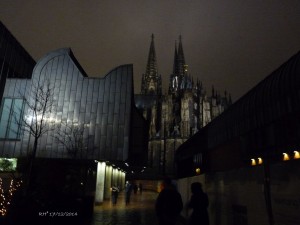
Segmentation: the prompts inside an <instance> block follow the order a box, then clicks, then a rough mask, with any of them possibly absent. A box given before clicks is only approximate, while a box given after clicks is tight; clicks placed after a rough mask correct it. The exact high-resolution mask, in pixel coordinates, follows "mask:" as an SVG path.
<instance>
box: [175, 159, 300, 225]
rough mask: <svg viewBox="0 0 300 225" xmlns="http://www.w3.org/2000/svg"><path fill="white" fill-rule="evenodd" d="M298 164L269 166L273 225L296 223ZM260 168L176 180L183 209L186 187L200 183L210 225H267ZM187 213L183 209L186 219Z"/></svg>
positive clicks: (299, 204) (299, 183) (188, 194)
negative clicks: (207, 203)
mask: <svg viewBox="0 0 300 225" xmlns="http://www.w3.org/2000/svg"><path fill="white" fill-rule="evenodd" d="M299 174H300V160H291V161H287V162H280V163H277V164H272V165H270V195H271V206H272V213H273V216H274V224H280V225H283V224H284V225H294V224H299V223H300V216H299V213H298V212H299V208H300V198H299V191H298V188H299V186H300V179H299ZM264 179H265V175H264V167H263V166H255V167H248V168H242V169H237V170H231V171H226V172H216V173H209V174H203V175H199V176H194V177H188V178H183V179H179V180H178V190H179V192H180V193H181V195H182V198H183V202H184V205H185V204H186V203H187V202H188V201H189V199H190V197H191V192H190V185H191V183H193V182H201V183H202V185H203V190H204V191H205V192H206V193H207V194H208V197H209V202H210V204H209V208H208V211H209V217H210V222H211V223H210V224H211V225H248V224H269V222H268V213H267V207H266V200H265V192H264V190H265V188H266V187H265V185H264ZM190 213H191V211H190V210H186V209H184V210H183V211H182V215H183V216H185V217H186V218H188V216H189V215H190Z"/></svg>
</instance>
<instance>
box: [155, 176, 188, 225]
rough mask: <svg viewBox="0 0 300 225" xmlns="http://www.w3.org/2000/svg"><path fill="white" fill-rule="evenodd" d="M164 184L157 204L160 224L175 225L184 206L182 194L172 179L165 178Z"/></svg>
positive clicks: (156, 209) (156, 208)
mask: <svg viewBox="0 0 300 225" xmlns="http://www.w3.org/2000/svg"><path fill="white" fill-rule="evenodd" d="M162 185H163V186H162V191H161V192H160V193H159V195H158V197H157V199H156V204H155V211H156V215H157V217H158V221H159V225H175V224H176V221H177V219H178V217H179V215H180V212H181V210H182V207H183V203H182V199H181V195H180V194H179V193H178V191H177V190H176V188H175V186H174V185H173V184H172V182H171V179H169V178H167V179H165V180H164V181H163V184H162Z"/></svg>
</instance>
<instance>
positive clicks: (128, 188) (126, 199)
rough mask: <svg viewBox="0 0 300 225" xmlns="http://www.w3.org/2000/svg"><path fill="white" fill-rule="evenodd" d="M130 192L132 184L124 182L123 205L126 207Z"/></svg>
mask: <svg viewBox="0 0 300 225" xmlns="http://www.w3.org/2000/svg"><path fill="white" fill-rule="evenodd" d="M131 191H132V184H131V183H130V182H129V181H126V184H125V203H126V205H128V204H129V203H130V195H131Z"/></svg>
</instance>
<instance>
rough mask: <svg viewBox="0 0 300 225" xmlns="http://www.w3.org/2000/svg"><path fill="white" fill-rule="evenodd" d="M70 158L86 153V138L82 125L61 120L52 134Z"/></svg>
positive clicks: (80, 156) (79, 156)
mask: <svg viewBox="0 0 300 225" xmlns="http://www.w3.org/2000/svg"><path fill="white" fill-rule="evenodd" d="M54 138H55V140H56V141H57V142H58V143H59V144H61V145H62V146H64V148H65V149H66V150H67V153H68V154H69V155H70V156H71V157H72V158H82V157H83V154H86V153H87V145H88V140H87V138H84V125H82V124H81V125H80V124H77V123H71V124H70V123H69V124H68V123H66V122H63V123H62V124H61V125H60V126H59V127H57V131H56V132H55V136H54Z"/></svg>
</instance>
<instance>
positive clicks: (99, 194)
mask: <svg viewBox="0 0 300 225" xmlns="http://www.w3.org/2000/svg"><path fill="white" fill-rule="evenodd" d="M105 168H106V163H105V162H98V164H97V177H96V196H95V203H96V204H101V203H102V202H103V197H104V186H105Z"/></svg>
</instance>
